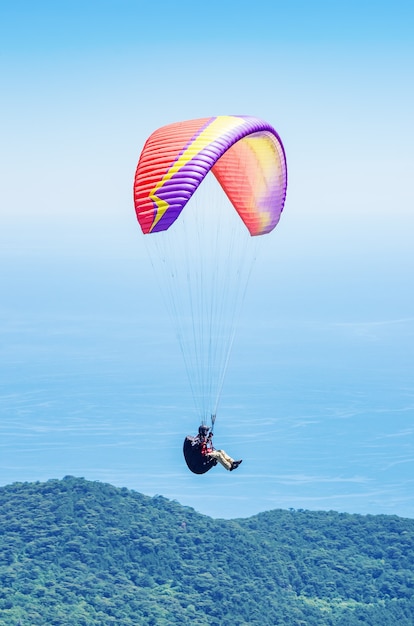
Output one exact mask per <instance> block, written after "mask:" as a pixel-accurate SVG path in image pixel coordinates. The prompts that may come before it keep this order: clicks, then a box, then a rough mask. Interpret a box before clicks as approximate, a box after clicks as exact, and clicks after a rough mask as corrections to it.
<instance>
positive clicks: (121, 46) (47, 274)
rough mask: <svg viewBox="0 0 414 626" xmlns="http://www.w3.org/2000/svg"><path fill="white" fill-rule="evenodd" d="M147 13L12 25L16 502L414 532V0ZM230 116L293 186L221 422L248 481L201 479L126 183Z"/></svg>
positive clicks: (3, 333) (243, 334)
mask: <svg viewBox="0 0 414 626" xmlns="http://www.w3.org/2000/svg"><path fill="white" fill-rule="evenodd" d="M144 4H146V3H141V2H130V1H128V2H125V1H122V0H119V1H117V2H102V1H100V2H76V1H72V2H65V1H64V2H59V3H55V2H54V3H52V2H42V1H39V2H37V3H29V2H25V1H21V2H19V1H16V2H3V3H2V4H1V7H0V72H1V82H2V98H1V101H0V113H1V117H0V119H1V127H2V128H1V137H2V139H1V149H0V167H1V171H2V184H1V188H0V214H1V222H2V225H1V230H0V262H1V267H2V272H1V273H0V292H1V294H2V298H1V308H0V319H1V324H0V329H1V330H0V434H1V437H0V484H8V483H10V482H13V481H20V480H47V479H48V478H59V477H62V476H65V475H67V474H73V475H77V476H84V477H85V478H88V479H91V480H102V481H108V482H111V483H113V484H115V485H118V486H127V487H130V488H133V489H136V490H138V491H140V492H143V493H146V494H149V495H153V494H156V493H158V494H162V495H164V496H166V497H170V498H173V499H176V500H178V501H179V502H181V503H182V504H186V505H189V506H193V507H194V508H196V509H197V510H199V511H201V512H203V513H206V514H209V515H212V516H214V517H245V516H247V515H251V514H254V513H257V512H259V511H263V510H268V509H273V508H286V507H294V508H309V509H335V510H341V511H348V512H358V513H390V514H391V513H395V514H398V515H404V516H409V517H413V516H414V499H413V496H412V493H413V492H414V489H413V487H414V485H413V483H414V384H413V379H414V378H413V373H414V372H413V349H414V297H413V295H412V276H413V270H414V262H413V252H412V238H413V235H412V233H413V225H414V217H413V208H414V192H413V185H412V170H413V156H412V146H413V143H414V125H413V119H412V112H413V104H414V98H413V90H414V87H413V85H414V81H413V71H412V68H413V66H414V63H413V62H414V44H413V41H414V38H413V35H414V33H413V24H414V19H413V18H414V15H413V13H414V11H413V8H412V6H411V3H408V2H399V1H397V2H395V3H392V4H391V3H390V4H388V3H381V2H380V3H378V2H377V3H373V2H348V3H346V4H345V3H344V4H341V5H335V4H333V3H328V2H314V3H312V4H311V3H305V2H295V3H289V4H287V3H278V2H263V1H262V2H260V0H259V1H258V2H255V3H247V2H245V3H243V2H239V3H237V10H236V9H235V8H233V9H230V7H231V6H232V5H233V3H228V5H229V8H227V5H226V4H224V3H218V2H215V1H213V2H210V3H209V4H208V7H206V9H205V11H203V9H202V8H201V7H197V12H195V10H194V4H193V3H190V2H181V3H180V4H179V6H177V7H175V8H174V10H173V9H172V8H168V6H166V4H167V3H163V2H162V3H157V2H153V3H151V6H150V7H145V6H143V5H144ZM227 113H236V114H237V113H247V114H251V115H256V116H258V117H262V118H264V119H265V120H267V121H268V122H270V123H271V124H272V125H273V126H274V127H275V128H276V129H277V131H278V132H279V134H280V135H281V137H282V140H283V142H284V145H285V148H286V152H287V159H288V171H289V187H288V196H287V202H286V208H285V211H284V214H283V216H282V220H281V222H280V224H279V226H278V227H277V229H276V231H275V232H274V233H273V235H272V237H271V238H268V241H267V242H266V244H265V245H264V249H263V252H262V256H261V258H260V259H259V261H258V264H257V267H256V268H255V276H254V280H253V281H252V284H251V285H250V293H249V297H248V298H247V301H246V306H245V310H244V314H243V316H242V319H241V321H240V332H239V333H238V336H237V340H236V343H235V347H234V353H233V359H232V361H231V364H230V367H229V371H228V376H227V379H226V384H225V388H224V391H223V400H222V408H221V416H220V420H219V421H218V423H217V430H216V439H217V441H216V444H217V445H221V446H222V447H224V448H225V449H227V450H228V451H229V452H230V453H232V454H234V456H241V457H243V459H244V463H243V465H242V466H241V467H240V468H239V469H238V470H237V472H233V473H231V474H228V473H225V472H224V470H221V468H216V470H214V471H213V472H210V473H209V474H208V475H206V476H205V477H201V478H200V477H196V476H193V475H191V474H189V473H188V471H187V470H186V468H185V466H184V463H183V459H182V456H181V444H182V439H183V437H184V435H185V434H187V432H191V430H193V429H194V427H195V426H196V424H195V422H194V412H193V408H192V401H191V397H190V394H189V390H188V384H187V380H186V377H185V372H184V368H183V367H182V366H180V365H179V356H180V355H179V350H178V347H177V345H176V342H175V338H174V337H173V336H172V335H171V333H169V332H168V330H167V329H165V330H164V332H163V333H161V334H160V333H159V332H158V326H157V327H156V325H155V324H154V320H155V319H157V315H159V314H160V310H161V307H162V304H161V300H160V295H159V293H158V292H157V290H156V288H155V287H153V286H152V282H153V281H152V279H151V267H150V266H149V264H148V262H147V259H146V256H145V254H144V250H143V245H142V239H141V233H140V231H139V228H138V225H137V223H136V219H135V214H134V210H133V203H132V181H133V175H134V171H135V167H136V163H137V160H138V157H139V154H140V151H141V149H142V146H143V143H144V141H145V139H146V138H147V136H148V135H149V134H150V133H151V132H152V131H153V130H155V129H156V128H157V127H159V126H162V125H164V124H168V123H170V122H173V121H177V120H184V119H190V118H196V117H202V116H208V115H216V114H227ZM256 320H260V325H259V326H257V324H256V323H255V322H256ZM160 372H163V373H165V375H164V376H162V380H160Z"/></svg>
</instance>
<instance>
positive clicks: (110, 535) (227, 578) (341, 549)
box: [0, 477, 414, 626]
mask: <svg viewBox="0 0 414 626" xmlns="http://www.w3.org/2000/svg"><path fill="white" fill-rule="evenodd" d="M0 531H1V532H0V625H1V626H13V625H16V626H17V625H20V626H37V625H42V626H43V625H44V626H54V625H61V626H86V625H99V626H109V625H110V624H116V625H117V626H146V625H154V626H159V625H165V626H170V625H172V624H180V625H186V624H188V625H205V626H207V625H209V626H212V625H213V626H230V625H231V626H248V625H249V626H250V625H258V626H259V625H260V626H266V625H269V626H275V625H280V626H290V625H292V626H299V625H302V626H313V625H315V626H323V625H325V624H326V625H335V626H351V625H352V626H353V625H357V624H358V625H361V624H365V625H367V624H368V625H372V626H374V625H378V626H388V625H389V626H395V625H396V624H398V625H399V626H401V625H404V626H413V624H414V520H410V519H403V518H399V517H395V516H386V515H378V516H361V515H348V514H344V513H335V512H322V511H321V512H310V511H303V510H301V511H293V510H289V511H284V510H275V511H270V512H267V513H262V514H260V515H257V516H254V517H250V518H248V519H237V520H230V521H227V520H216V519H212V518H209V517H206V516H204V515H200V514H199V513H197V512H196V511H194V510H193V509H191V508H188V507H183V506H181V505H180V504H178V503H177V502H172V501H169V500H167V499H165V498H163V497H159V496H156V497H154V498H150V497H147V496H144V495H141V494H139V493H136V492H133V491H129V490H127V489H118V488H115V487H112V486H110V485H107V484H102V483H98V482H89V481H86V480H84V479H79V478H73V477H66V478H64V479H63V480H50V481H48V482H46V483H15V484H12V485H9V486H7V487H3V488H1V489H0Z"/></svg>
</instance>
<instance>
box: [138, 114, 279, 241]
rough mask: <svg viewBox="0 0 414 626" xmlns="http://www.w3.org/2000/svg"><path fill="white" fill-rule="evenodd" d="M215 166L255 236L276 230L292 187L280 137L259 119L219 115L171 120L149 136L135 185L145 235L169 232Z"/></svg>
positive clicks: (217, 176)
mask: <svg viewBox="0 0 414 626" xmlns="http://www.w3.org/2000/svg"><path fill="white" fill-rule="evenodd" d="M210 170H211V171H212V172H213V174H214V176H215V177H216V178H217V180H218V181H219V183H220V185H221V187H222V188H223V190H224V192H225V193H226V195H227V196H228V198H229V200H230V202H231V203H232V205H233V206H234V208H235V209H236V211H237V213H238V214H239V216H240V218H241V219H242V221H243V222H244V224H245V226H246V227H247V229H248V230H249V232H250V234H251V235H263V234H265V233H269V232H270V231H271V230H273V229H274V228H275V226H276V224H277V223H278V221H279V218H280V214H281V212H282V211H283V206H284V202H285V197H286V186H287V171H286V158H285V152H284V148H283V145H282V142H281V140H280V137H279V135H278V134H277V132H276V131H275V129H274V128H273V127H272V126H270V124H268V123H267V122H264V121H263V120H260V119H258V118H256V117H251V116H248V115H220V116H217V117H207V118H202V119H197V120H189V121H186V122H177V123H175V124H170V125H168V126H164V127H162V128H159V129H158V130H156V131H155V132H154V133H152V135H151V136H150V137H149V138H148V140H147V142H146V143H145V146H144V149H143V151H142V153H141V156H140V159H139V162H138V166H137V170H136V174H135V183H134V201H135V210H136V213H137V217H138V221H139V223H140V225H141V228H142V231H143V233H145V234H149V233H153V232H158V231H163V230H167V229H168V228H169V227H170V226H171V224H173V223H174V222H175V220H176V219H177V217H178V216H179V215H180V213H181V211H182V209H183V208H184V206H185V205H186V204H187V202H188V200H189V199H190V198H191V196H192V195H193V193H194V192H195V190H196V189H197V187H198V186H199V185H200V183H201V182H202V181H203V180H204V178H205V177H206V175H207V174H208V172H209V171H210Z"/></svg>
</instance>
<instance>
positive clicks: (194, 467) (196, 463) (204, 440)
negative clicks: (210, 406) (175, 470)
mask: <svg viewBox="0 0 414 626" xmlns="http://www.w3.org/2000/svg"><path fill="white" fill-rule="evenodd" d="M215 419H216V416H215V415H212V416H211V428H209V427H208V426H206V425H205V424H201V426H199V428H198V435H196V436H195V437H191V436H190V435H187V437H186V438H185V439H184V446H183V453H184V459H185V462H186V463H187V467H188V469H189V470H191V471H192V472H193V473H194V474H205V473H206V472H208V471H209V470H210V469H211V468H212V467H214V465H217V460H216V459H212V458H210V457H209V456H208V452H209V450H214V448H213V444H212V442H211V437H212V435H213V427H214V422H215Z"/></svg>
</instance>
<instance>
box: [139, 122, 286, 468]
mask: <svg viewBox="0 0 414 626" xmlns="http://www.w3.org/2000/svg"><path fill="white" fill-rule="evenodd" d="M214 179H215V181H217V182H218V186H216V191H215V193H216V196H214V194H213V193H212V192H211V191H210V187H208V185H209V184H210V183H209V182H208V181H209V180H210V181H211V180H213V183H214ZM216 185H217V183H216ZM286 187H287V168H286V158H285V151H284V148H283V145H282V142H281V139H280V137H279V135H278V134H277V132H276V131H275V129H274V128H273V127H272V126H271V125H270V124H268V123H267V122H265V121H263V120H260V119H258V118H255V117H251V116H245V115H241V116H236V115H228V116H216V117H208V118H202V119H196V120H189V121H185V122H177V123H174V124H170V125H168V126H164V127H162V128H159V129H158V130H156V131H155V132H154V133H152V135H150V137H149V138H148V139H147V141H146V143H145V145H144V148H143V150H142V152H141V155H140V158H139V162H138V165H137V169H136V173H135V181H134V203H135V210H136V215H137V219H138V222H139V224H140V226H141V229H142V232H143V233H144V235H146V236H148V239H147V237H145V239H146V240H147V241H148V242H151V245H150V244H149V243H148V247H149V248H151V250H149V252H150V256H151V261H152V263H153V266H154V268H156V267H158V269H159V276H158V278H159V280H160V282H161V283H162V289H163V295H164V296H165V302H166V306H167V307H168V308H169V310H170V313H171V316H172V317H173V318H174V320H175V329H176V334H177V337H178V340H179V343H180V347H181V351H182V354H183V358H184V364H185V367H186V370H187V374H188V378H189V382H190V387H191V390H192V394H193V398H194V401H195V404H196V410H197V412H198V419H200V418H201V422H202V424H205V422H206V421H207V419H210V418H211V417H212V416H214V419H215V415H216V413H217V409H218V403H219V400H220V396H221V392H222V387H223V381H224V376H225V373H226V371H227V367H228V363H229V356H230V352H231V348H232V345H233V339H234V334H235V328H236V325H237V319H238V315H239V314H240V310H241V305H242V303H243V300H244V295H245V292H246V288H247V283H248V281H249V278H250V274H251V269H252V265H253V263H254V259H255V256H256V247H255V245H252V244H254V243H255V242H256V241H258V240H260V239H261V237H260V236H262V235H266V234H268V233H270V232H271V231H272V230H273V229H274V228H275V227H276V225H277V224H278V222H279V219H280V215H281V213H282V211H283V207H284V203H285V197H286ZM204 189H205V190H208V194H209V195H207V198H206V199H204V200H203V197H204V196H203V190H204ZM217 189H218V191H217ZM216 198H218V200H216ZM197 202H199V205H197ZM187 205H188V206H187ZM190 205H191V206H190ZM226 205H230V206H226ZM231 205H232V206H231ZM234 209H235V211H234ZM203 219H204V221H203ZM152 245H153V247H154V248H152ZM179 281H181V282H179ZM213 423H214V421H213V419H212V425H213ZM201 450H202V446H200V442H199V441H197V438H194V437H193V438H191V437H187V438H186V440H185V441H184V456H185V459H186V462H187V465H188V467H189V469H190V470H191V471H193V472H194V473H205V472H206V471H208V470H209V469H211V467H212V466H214V465H215V464H216V462H217V460H219V461H220V459H218V458H217V455H216V458H213V457H212V456H211V454H210V455H208V454H202V453H201ZM212 451H214V448H212ZM213 456H214V455H213ZM223 458H224V457H223ZM229 458H230V457H229ZM214 461H215V462H214ZM232 462H233V460H232V459H231V463H232ZM223 464H224V463H223ZM224 465H225V464H224ZM233 469H234V468H233Z"/></svg>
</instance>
